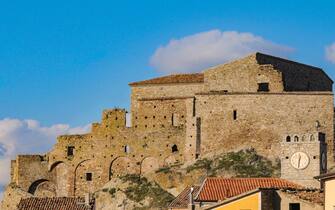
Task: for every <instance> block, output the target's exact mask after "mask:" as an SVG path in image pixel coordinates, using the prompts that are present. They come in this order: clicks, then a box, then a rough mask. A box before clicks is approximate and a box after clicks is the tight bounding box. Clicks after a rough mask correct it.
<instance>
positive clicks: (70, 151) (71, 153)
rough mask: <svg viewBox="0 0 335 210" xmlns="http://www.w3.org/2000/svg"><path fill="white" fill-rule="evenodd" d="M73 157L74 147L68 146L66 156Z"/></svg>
mask: <svg viewBox="0 0 335 210" xmlns="http://www.w3.org/2000/svg"><path fill="white" fill-rule="evenodd" d="M73 155H74V146H68V147H67V156H73Z"/></svg>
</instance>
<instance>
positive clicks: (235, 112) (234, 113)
mask: <svg viewBox="0 0 335 210" xmlns="http://www.w3.org/2000/svg"><path fill="white" fill-rule="evenodd" d="M233 118H234V120H236V119H237V110H234V111H233Z"/></svg>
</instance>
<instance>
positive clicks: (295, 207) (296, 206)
mask: <svg viewBox="0 0 335 210" xmlns="http://www.w3.org/2000/svg"><path fill="white" fill-rule="evenodd" d="M289 210H300V203H290V208H289Z"/></svg>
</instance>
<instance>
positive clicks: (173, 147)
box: [171, 144, 178, 153]
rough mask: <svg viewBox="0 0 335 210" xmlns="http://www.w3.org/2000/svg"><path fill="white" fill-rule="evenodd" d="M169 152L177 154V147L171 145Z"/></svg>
mask: <svg viewBox="0 0 335 210" xmlns="http://www.w3.org/2000/svg"><path fill="white" fill-rule="evenodd" d="M171 151H172V152H173V153H174V152H178V147H177V145H175V144H174V145H173V146H172V148H171Z"/></svg>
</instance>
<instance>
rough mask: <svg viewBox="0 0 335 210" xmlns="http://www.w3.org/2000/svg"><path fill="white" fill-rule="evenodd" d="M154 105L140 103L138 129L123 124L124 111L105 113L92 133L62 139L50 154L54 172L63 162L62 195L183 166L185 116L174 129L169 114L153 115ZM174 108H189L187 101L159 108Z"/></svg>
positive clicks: (156, 113)
mask: <svg viewBox="0 0 335 210" xmlns="http://www.w3.org/2000/svg"><path fill="white" fill-rule="evenodd" d="M152 105H153V104H152V102H147V101H143V102H141V104H140V106H141V110H143V113H142V114H140V115H138V118H141V120H140V119H138V121H139V122H138V123H136V124H135V125H137V126H133V127H126V126H125V115H126V112H125V110H119V109H116V110H106V111H104V113H103V117H102V122H101V123H95V124H94V125H93V127H92V132H91V133H89V134H85V135H67V136H61V137H59V138H58V142H57V144H56V145H55V146H54V148H53V150H52V151H50V152H49V153H48V157H49V170H50V172H53V171H57V170H56V169H57V168H58V167H59V165H60V164H63V169H62V170H61V172H57V173H63V174H64V173H67V178H64V179H63V180H59V179H57V181H56V182H55V183H56V185H57V186H58V187H57V192H58V194H59V193H60V192H68V193H67V195H76V196H82V195H84V194H85V193H87V192H94V191H96V190H97V189H99V188H101V187H102V186H103V185H104V184H105V183H107V182H108V181H109V180H110V178H111V177H113V176H120V175H124V174H128V173H136V174H140V173H141V174H145V173H149V172H151V171H155V170H157V169H158V168H159V167H163V166H164V165H171V164H176V163H182V162H184V157H183V154H184V152H183V151H184V147H185V145H184V143H183V142H184V139H185V126H184V124H185V119H184V118H185V117H183V115H182V114H180V115H179V116H180V120H178V125H173V124H172V118H171V117H172V114H171V113H170V112H168V111H166V112H164V111H162V110H163V109H160V111H159V110H158V109H157V112H154V111H152V109H153V108H152ZM172 105H174V108H173V110H174V111H175V113H176V114H177V113H184V112H185V110H186V108H185V102H183V100H180V101H174V103H172V102H171V101H163V102H161V103H160V104H157V106H160V107H172ZM164 116H168V117H166V118H164ZM149 118H150V119H149ZM162 125H163V126H162ZM69 147H71V148H73V155H71V156H68V154H67V153H68V148H69ZM87 174H91V175H89V176H91V180H87ZM61 189H63V190H61ZM65 189H66V190H65Z"/></svg>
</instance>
